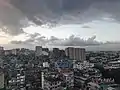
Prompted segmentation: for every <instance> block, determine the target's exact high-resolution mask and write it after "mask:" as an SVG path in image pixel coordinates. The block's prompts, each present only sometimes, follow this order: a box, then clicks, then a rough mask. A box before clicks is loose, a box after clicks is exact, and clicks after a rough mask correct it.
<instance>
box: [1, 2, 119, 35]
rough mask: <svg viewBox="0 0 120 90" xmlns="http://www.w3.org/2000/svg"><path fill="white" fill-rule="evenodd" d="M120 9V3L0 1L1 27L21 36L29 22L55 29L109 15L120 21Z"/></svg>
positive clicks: (5, 30)
mask: <svg viewBox="0 0 120 90" xmlns="http://www.w3.org/2000/svg"><path fill="white" fill-rule="evenodd" d="M111 6H112V7H111ZM119 8H120V0H0V27H1V28H3V31H4V32H6V33H8V34H11V35H18V34H20V33H24V31H23V30H22V28H23V27H26V26H28V25H29V22H32V23H34V24H36V25H43V24H45V25H51V26H52V27H55V26H56V24H57V25H59V24H69V23H73V24H75V23H79V24H80V23H85V22H90V21H92V20H96V19H101V17H108V15H111V17H110V18H114V19H115V20H117V21H120V11H119ZM46 23H50V24H46Z"/></svg>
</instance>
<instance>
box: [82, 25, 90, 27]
mask: <svg viewBox="0 0 120 90" xmlns="http://www.w3.org/2000/svg"><path fill="white" fill-rule="evenodd" d="M82 28H91V27H90V26H87V25H84V26H82Z"/></svg>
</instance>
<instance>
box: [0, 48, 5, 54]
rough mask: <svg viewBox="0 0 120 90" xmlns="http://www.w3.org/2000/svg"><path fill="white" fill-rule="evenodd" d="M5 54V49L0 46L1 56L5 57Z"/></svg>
mask: <svg viewBox="0 0 120 90" xmlns="http://www.w3.org/2000/svg"><path fill="white" fill-rule="evenodd" d="M3 53H4V47H1V46H0V55H3Z"/></svg>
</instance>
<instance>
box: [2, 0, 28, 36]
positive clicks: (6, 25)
mask: <svg viewBox="0 0 120 90" xmlns="http://www.w3.org/2000/svg"><path fill="white" fill-rule="evenodd" d="M23 21H25V22H27V21H26V19H25V17H24V15H23V14H22V13H21V12H20V11H19V10H18V9H16V8H15V7H13V6H12V5H11V4H9V2H8V0H0V28H1V29H2V31H3V32H5V33H7V34H10V35H18V34H20V33H23V32H24V31H23V30H22V28H23V27H24V26H26V25H27V23H23Z"/></svg>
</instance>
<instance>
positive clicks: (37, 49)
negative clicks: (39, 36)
mask: <svg viewBox="0 0 120 90" xmlns="http://www.w3.org/2000/svg"><path fill="white" fill-rule="evenodd" d="M35 54H36V56H40V55H42V46H36V47H35Z"/></svg>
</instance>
